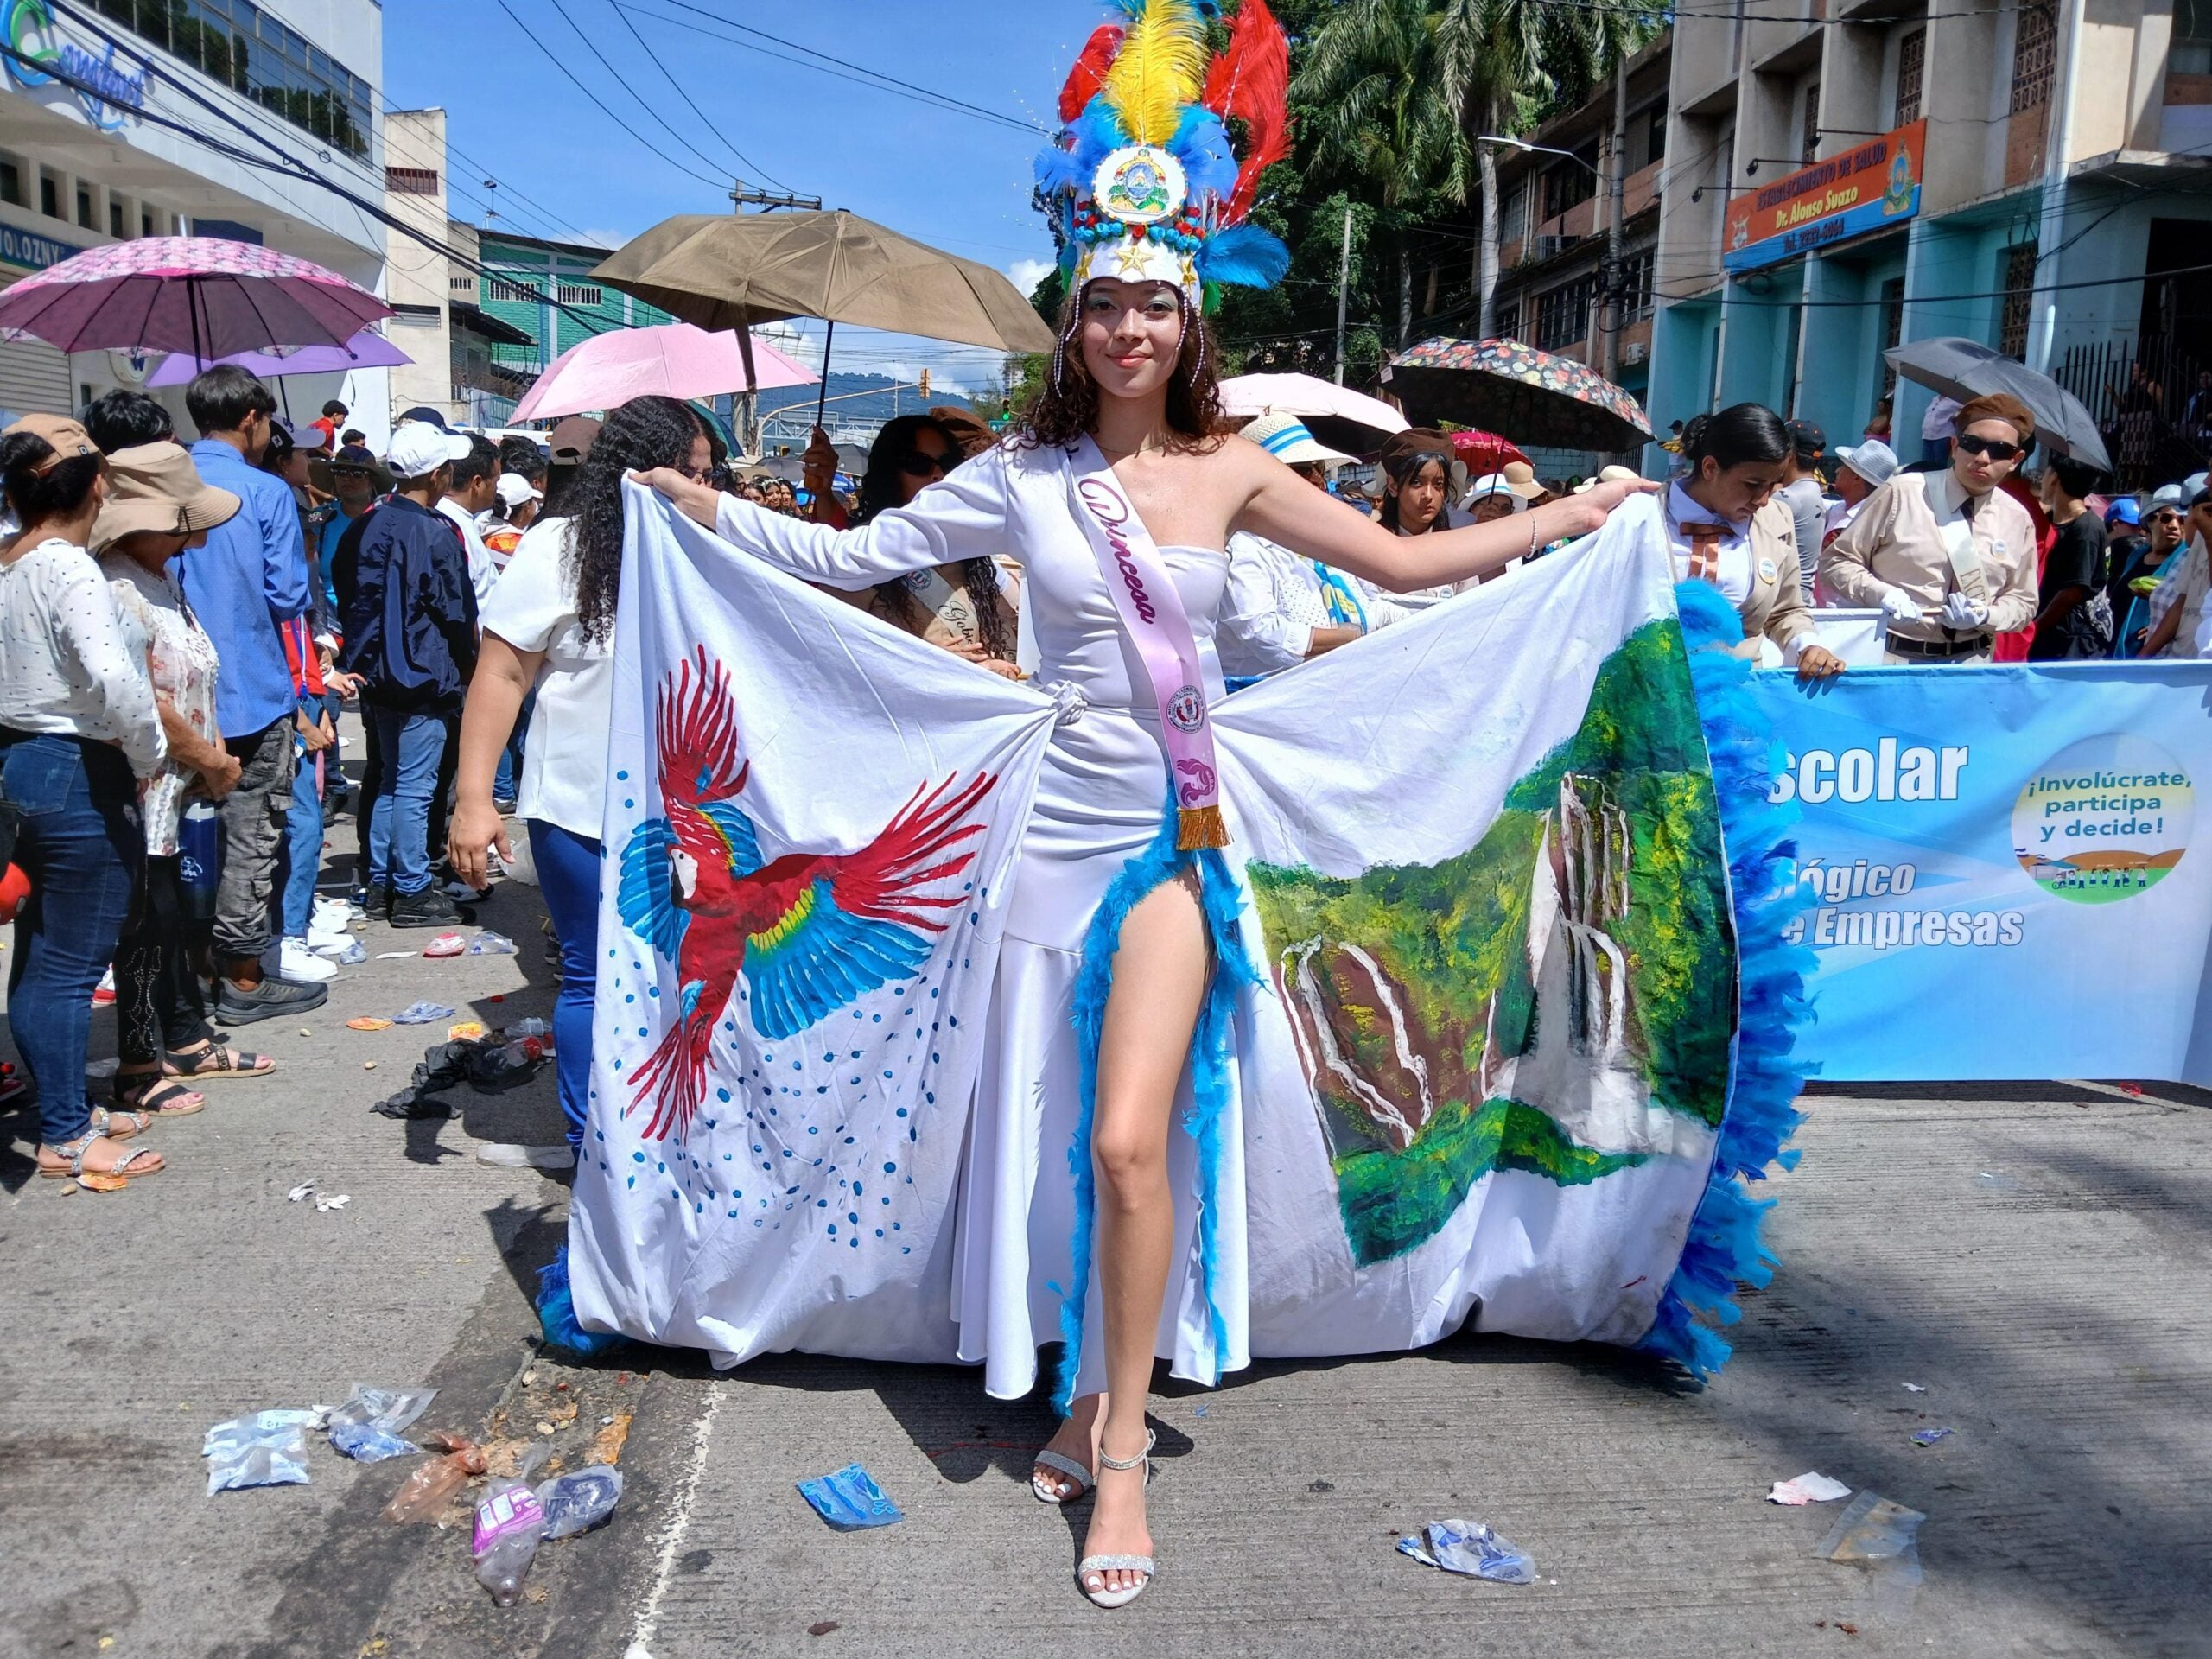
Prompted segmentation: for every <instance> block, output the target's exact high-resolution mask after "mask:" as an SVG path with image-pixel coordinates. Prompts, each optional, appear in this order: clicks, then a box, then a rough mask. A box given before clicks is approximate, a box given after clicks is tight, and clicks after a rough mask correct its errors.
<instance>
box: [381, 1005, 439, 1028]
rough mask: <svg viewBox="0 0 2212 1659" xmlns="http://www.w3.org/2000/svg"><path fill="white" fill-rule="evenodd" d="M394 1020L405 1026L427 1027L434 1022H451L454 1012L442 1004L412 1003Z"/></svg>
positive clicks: (394, 1015) (393, 1016) (393, 1018)
mask: <svg viewBox="0 0 2212 1659" xmlns="http://www.w3.org/2000/svg"><path fill="white" fill-rule="evenodd" d="M391 1017H392V1020H394V1021H395V1022H396V1023H397V1024H399V1025H403V1026H427V1025H429V1023H430V1022H431V1021H432V1020H450V1019H452V1018H453V1010H452V1009H451V1008H449V1007H447V1006H446V1005H445V1004H444V1003H442V1002H410V1003H409V1004H408V1005H407V1006H406V1007H404V1008H402V1009H401V1010H400V1011H399V1012H398V1013H397V1014H393V1015H392V1016H391Z"/></svg>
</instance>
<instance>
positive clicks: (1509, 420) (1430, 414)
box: [1385, 337, 1653, 453]
mask: <svg viewBox="0 0 2212 1659" xmlns="http://www.w3.org/2000/svg"><path fill="white" fill-rule="evenodd" d="M1385 373H1386V375H1387V376H1388V378H1389V385H1390V390H1391V391H1394V392H1395V393H1396V394H1397V395H1398V396H1399V397H1402V398H1403V399H1404V400H1405V404H1406V408H1407V410H1408V413H1410V414H1413V415H1414V416H1417V417H1418V418H1421V419H1422V420H1430V421H1435V420H1446V421H1458V422H1460V423H1465V424H1466V425H1469V426H1480V427H1487V428H1489V429H1491V430H1492V431H1496V432H1503V433H1504V434H1505V435H1507V436H1509V437H1510V438H1511V439H1512V440H1513V441H1514V442H1516V443H1521V444H1531V443H1535V444H1543V445H1546V446H1548V447H1550V448H1560V449H1598V450H1604V451H1605V452H1608V453H1612V452H1617V451H1619V450H1623V449H1632V448H1636V447H1637V445H1638V444H1640V443H1642V442H1643V441H1644V440H1645V439H1647V438H1649V437H1650V436H1652V435H1653V434H1652V430H1651V423H1650V421H1649V419H1648V418H1647V417H1646V416H1645V415H1644V413H1643V407H1642V406H1641V405H1640V404H1637V401H1636V399H1635V398H1634V397H1630V395H1629V394H1628V393H1627V392H1625V391H1622V390H1621V389H1620V388H1619V387H1618V386H1617V385H1614V384H1613V383H1612V382H1611V381H1610V380H1608V379H1606V378H1605V377H1604V376H1603V375H1601V374H1599V372H1597V371H1596V370H1594V369H1592V368H1590V367H1588V366H1587V365H1584V364H1580V363H1577V362H1576V361H1575V360H1574V359H1573V358H1571V357H1554V356H1553V355H1552V354H1551V353H1549V352H1540V351H1538V350H1536V349H1535V347H1534V346H1524V345H1522V343H1521V342H1520V341H1519V340H1452V339H1448V338H1444V337H1439V338H1438V339H1435V340H1423V341H1421V344H1420V345H1418V346H1409V347H1408V348H1407V349H1406V350H1404V351H1402V352H1400V353H1397V354H1396V355H1395V356H1394V357H1393V358H1391V359H1390V365H1389V368H1388V369H1387V370H1386V371H1385Z"/></svg>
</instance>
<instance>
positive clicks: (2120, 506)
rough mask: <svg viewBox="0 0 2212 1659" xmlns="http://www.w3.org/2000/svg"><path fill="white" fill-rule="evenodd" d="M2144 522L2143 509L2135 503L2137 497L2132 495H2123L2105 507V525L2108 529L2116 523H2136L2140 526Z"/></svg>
mask: <svg viewBox="0 0 2212 1659" xmlns="http://www.w3.org/2000/svg"><path fill="white" fill-rule="evenodd" d="M2142 523H2143V509H2142V508H2140V507H2139V506H2137V505H2135V498H2134V497H2133V496H2132V495H2123V496H2122V497H2120V499H2119V500H2117V501H2115V502H2113V504H2112V505H2110V506H2108V507H2107V508H2106V509H2105V527H2106V528H2107V530H2109V529H2110V528H2111V527H2112V526H2113V525H2114V524H2134V525H2136V526H2138V527H2140V526H2141V524H2142Z"/></svg>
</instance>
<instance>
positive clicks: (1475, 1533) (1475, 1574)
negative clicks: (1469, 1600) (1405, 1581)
mask: <svg viewBox="0 0 2212 1659" xmlns="http://www.w3.org/2000/svg"><path fill="white" fill-rule="evenodd" d="M1398 1553H1399V1554H1401V1555H1410V1556H1412V1557H1413V1558H1414V1560H1417V1561H1419V1562H1420V1563H1421V1565H1422V1566H1424V1567H1442V1568H1443V1569H1444V1570H1445V1571H1446V1573H1465V1575H1466V1576H1467V1577H1468V1578H1471V1579H1492V1580H1497V1582H1498V1583H1500V1584H1534V1583H1535V1581H1536V1563H1535V1560H1534V1559H1533V1558H1532V1557H1531V1556H1530V1555H1529V1553H1528V1551H1526V1550H1524V1549H1522V1548H1521V1547H1520V1546H1519V1545H1518V1544H1510V1543H1508V1542H1507V1541H1505V1540H1504V1539H1503V1538H1501V1537H1499V1536H1498V1535H1497V1534H1496V1533H1495V1532H1492V1531H1491V1529H1490V1527H1489V1525H1488V1524H1487V1523H1486V1522H1480V1521H1461V1520H1459V1519H1458V1518H1456V1517H1455V1518H1453V1519H1452V1520H1450V1521H1432V1522H1429V1523H1428V1524H1427V1526H1425V1527H1423V1528H1422V1529H1421V1531H1420V1533H1419V1534H1418V1535H1415V1536H1414V1537H1411V1538H1401V1539H1399V1540H1398Z"/></svg>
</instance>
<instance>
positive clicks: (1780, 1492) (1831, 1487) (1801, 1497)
mask: <svg viewBox="0 0 2212 1659" xmlns="http://www.w3.org/2000/svg"><path fill="white" fill-rule="evenodd" d="M1850 1496H1851V1488H1850V1487H1848V1486H1847V1485H1845V1484H1843V1483H1842V1482H1841V1481H1840V1480H1835V1479H1832V1478H1829V1477H1828V1476H1827V1475H1822V1474H1815V1473H1810V1472H1808V1473H1806V1474H1802V1475H1800V1476H1798V1477H1797V1478H1796V1479H1795V1480H1777V1481H1776V1482H1775V1483H1774V1486H1773V1489H1772V1490H1771V1491H1769V1492H1768V1493H1767V1495H1766V1501H1767V1502H1768V1503H1787V1504H1789V1505H1790V1506H1791V1507H1792V1508H1801V1507H1802V1506H1803V1505H1805V1504H1807V1503H1834V1502H1835V1501H1836V1499H1838V1498H1839V1497H1850Z"/></svg>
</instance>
